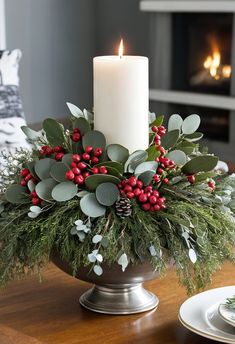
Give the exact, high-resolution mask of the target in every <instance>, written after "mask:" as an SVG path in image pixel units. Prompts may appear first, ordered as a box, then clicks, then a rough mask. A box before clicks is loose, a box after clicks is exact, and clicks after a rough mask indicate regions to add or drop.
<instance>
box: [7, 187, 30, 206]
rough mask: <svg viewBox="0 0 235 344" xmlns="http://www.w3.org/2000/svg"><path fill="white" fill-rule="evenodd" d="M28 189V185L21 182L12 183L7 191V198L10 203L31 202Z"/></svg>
mask: <svg viewBox="0 0 235 344" xmlns="http://www.w3.org/2000/svg"><path fill="white" fill-rule="evenodd" d="M27 194H28V190H27V188H26V187H24V186H21V185H19V184H13V185H10V186H9V187H8V188H7V189H6V192H5V198H6V200H7V201H8V202H10V203H15V204H23V203H29V202H30V199H29V197H27Z"/></svg>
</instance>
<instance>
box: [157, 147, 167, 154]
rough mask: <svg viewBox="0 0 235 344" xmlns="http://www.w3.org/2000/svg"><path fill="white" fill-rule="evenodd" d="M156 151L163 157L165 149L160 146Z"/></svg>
mask: <svg viewBox="0 0 235 344" xmlns="http://www.w3.org/2000/svg"><path fill="white" fill-rule="evenodd" d="M158 150H159V152H160V153H161V154H162V155H164V154H165V153H166V150H165V148H164V147H162V146H160V147H158Z"/></svg>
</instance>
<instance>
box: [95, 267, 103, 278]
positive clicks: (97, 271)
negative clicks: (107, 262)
mask: <svg viewBox="0 0 235 344" xmlns="http://www.w3.org/2000/svg"><path fill="white" fill-rule="evenodd" d="M93 271H94V273H95V274H96V275H97V276H101V275H102V273H103V269H102V267H101V266H100V265H94V267H93Z"/></svg>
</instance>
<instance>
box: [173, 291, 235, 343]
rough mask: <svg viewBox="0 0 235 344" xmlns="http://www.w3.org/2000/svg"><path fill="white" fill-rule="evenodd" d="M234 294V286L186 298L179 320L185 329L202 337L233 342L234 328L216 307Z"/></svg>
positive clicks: (234, 339) (234, 337) (234, 340)
mask: <svg viewBox="0 0 235 344" xmlns="http://www.w3.org/2000/svg"><path fill="white" fill-rule="evenodd" d="M231 295H235V286H231V287H223V288H217V289H211V290H208V291H205V292H203V293H200V294H197V295H195V296H193V297H190V298H189V299H188V300H186V301H185V302H184V303H183V304H182V306H181V307H180V310H179V320H180V322H181V323H182V325H184V326H185V327H186V328H187V329H189V330H190V331H192V332H195V333H197V334H199V335H201V336H203V337H206V338H209V339H214V340H217V341H219V342H223V343H232V344H235V328H234V327H232V326H230V325H228V324H227V323H226V322H224V321H223V320H222V319H221V317H220V316H219V313H218V307H219V305H220V304H221V303H223V302H224V300H225V299H227V298H228V297H230V296H231Z"/></svg>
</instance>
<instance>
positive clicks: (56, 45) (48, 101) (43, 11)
mask: <svg viewBox="0 0 235 344" xmlns="http://www.w3.org/2000/svg"><path fill="white" fill-rule="evenodd" d="M5 3H6V32H7V47H8V49H12V48H16V47H17V48H20V49H21V50H22V51H23V58H22V60H21V65H20V76H21V94H22V99H23V105H24V110H25V114H26V119H27V121H28V123H35V122H40V121H41V120H42V119H43V118H45V117H48V116H55V117H59V118H63V117H66V114H67V113H68V110H67V107H66V105H65V102H66V101H70V102H74V103H75V104H77V105H78V106H80V107H81V108H83V107H87V108H91V107H92V104H93V101H92V57H93V56H95V55H105V54H114V53H117V46H118V44H119V40H120V37H121V36H122V37H123V38H124V41H125V48H126V50H125V53H126V54H143V55H148V47H149V44H148V40H149V32H148V18H149V17H148V14H146V13H143V12H142V13H141V12H140V10H139V0H5Z"/></svg>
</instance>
